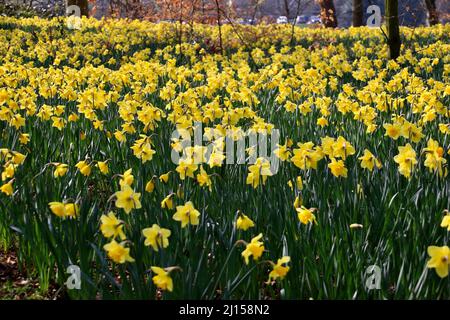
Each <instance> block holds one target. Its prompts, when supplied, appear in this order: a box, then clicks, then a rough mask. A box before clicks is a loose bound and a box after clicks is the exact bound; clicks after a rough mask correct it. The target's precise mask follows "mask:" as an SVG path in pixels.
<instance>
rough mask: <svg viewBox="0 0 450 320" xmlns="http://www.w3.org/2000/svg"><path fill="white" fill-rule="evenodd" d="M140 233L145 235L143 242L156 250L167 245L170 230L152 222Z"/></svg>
mask: <svg viewBox="0 0 450 320" xmlns="http://www.w3.org/2000/svg"><path fill="white" fill-rule="evenodd" d="M142 234H143V236H144V237H145V242H144V244H145V245H146V246H152V248H153V250H155V251H158V250H159V248H167V247H168V246H169V237H170V234H171V232H170V230H169V229H164V228H161V227H160V226H158V225H157V224H153V226H152V227H151V228H145V229H144V230H142Z"/></svg>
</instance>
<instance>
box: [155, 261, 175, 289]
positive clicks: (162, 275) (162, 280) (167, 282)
mask: <svg viewBox="0 0 450 320" xmlns="http://www.w3.org/2000/svg"><path fill="white" fill-rule="evenodd" d="M151 269H152V271H153V272H154V273H155V274H156V275H155V276H153V278H152V280H153V283H154V284H155V285H156V286H157V287H158V288H159V289H161V290H167V291H170V292H172V290H173V281H172V278H171V277H170V274H169V272H168V271H166V270H164V269H163V268H160V267H154V266H153V267H152V268H151Z"/></svg>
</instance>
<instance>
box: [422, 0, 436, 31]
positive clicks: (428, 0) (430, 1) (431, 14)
mask: <svg viewBox="0 0 450 320" xmlns="http://www.w3.org/2000/svg"><path fill="white" fill-rule="evenodd" d="M425 4H426V6H427V10H428V23H429V24H430V26H433V25H435V24H438V23H439V14H438V12H437V9H436V0H425Z"/></svg>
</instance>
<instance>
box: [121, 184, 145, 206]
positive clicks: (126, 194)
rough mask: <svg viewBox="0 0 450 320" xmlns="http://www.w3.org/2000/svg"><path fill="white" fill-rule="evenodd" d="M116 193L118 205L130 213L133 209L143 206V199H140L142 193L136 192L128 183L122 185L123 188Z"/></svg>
mask: <svg viewBox="0 0 450 320" xmlns="http://www.w3.org/2000/svg"><path fill="white" fill-rule="evenodd" d="M114 195H115V196H116V207H117V208H122V209H123V210H125V212H126V213H130V212H131V210H132V209H140V208H142V205H141V201H140V200H139V199H140V197H141V194H140V193H136V192H134V190H133V189H131V187H130V186H128V185H124V186H122V189H120V191H117V192H116V193H115V194H114Z"/></svg>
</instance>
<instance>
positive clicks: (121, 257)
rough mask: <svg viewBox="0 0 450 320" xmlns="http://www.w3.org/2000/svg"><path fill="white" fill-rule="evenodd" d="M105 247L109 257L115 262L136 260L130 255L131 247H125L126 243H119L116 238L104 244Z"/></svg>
mask: <svg viewBox="0 0 450 320" xmlns="http://www.w3.org/2000/svg"><path fill="white" fill-rule="evenodd" d="M103 249H105V251H106V252H107V253H108V257H109V258H110V259H111V260H112V261H114V262H115V263H121V264H122V263H125V262H134V259H133V258H132V257H131V256H130V248H125V245H124V243H123V242H122V243H117V242H116V240H114V239H113V240H111V242H110V243H107V244H105V245H104V246H103Z"/></svg>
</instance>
